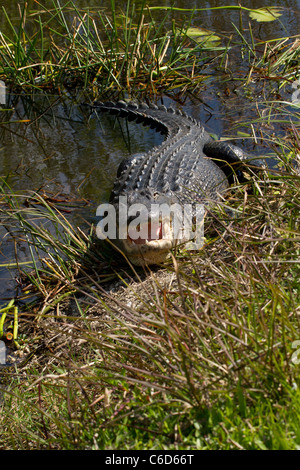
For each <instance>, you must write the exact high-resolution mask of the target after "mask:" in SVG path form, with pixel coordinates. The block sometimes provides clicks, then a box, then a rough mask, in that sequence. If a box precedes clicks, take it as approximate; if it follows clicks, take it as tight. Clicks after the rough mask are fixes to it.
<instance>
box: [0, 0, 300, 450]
mask: <svg viewBox="0 0 300 470" xmlns="http://www.w3.org/2000/svg"><path fill="white" fill-rule="evenodd" d="M71 8H72V9H73V11H74V9H75V12H76V15H75V16H76V20H74V23H73V24H71V25H70V24H68V22H67V18H68V15H67V13H68V12H69V9H71ZM131 9H132V6H131V4H130V3H128V7H127V11H126V12H125V13H124V15H123V16H121V15H120V16H118V14H117V13H115V14H114V10H112V13H107V12H104V11H100V12H99V14H98V13H97V14H95V13H94V12H87V11H79V10H78V9H77V10H76V8H75V7H74V5H73V4H72V3H71V2H70V3H67V4H66V5H65V7H64V8H59V7H58V4H57V3H55V2H53V8H52V9H48V10H46V9H44V10H45V12H44V13H43V12H40V17H39V16H38V15H35V16H34V15H33V13H32V12H30V11H26V9H24V10H23V12H22V13H21V18H20V26H19V29H18V28H17V29H16V30H15V29H13V26H12V30H11V31H12V32H11V36H6V37H3V36H1V41H2V45H1V48H0V55H1V58H2V64H5V65H2V70H1V73H0V76H1V78H5V80H8V81H9V83H10V84H11V86H12V88H18V87H19V89H20V90H28V89H32V87H37V88H43V87H45V88H48V89H50V90H51V89H56V88H57V87H59V86H64V87H66V86H67V84H68V83H70V82H68V81H69V80H72V81H73V82H72V83H75V84H76V86H78V87H79V88H80V87H86V86H87V87H88V88H89V91H90V93H91V95H92V96H94V95H95V94H101V93H109V92H113V93H116V92H118V91H119V90H121V89H122V88H123V87H125V90H126V93H128V94H131V93H134V90H133V88H134V87H135V88H136V89H137V90H138V91H135V93H139V91H140V92H141V93H144V92H147V93H148V91H149V90H151V93H158V94H159V92H160V91H162V90H163V91H164V92H169V91H170V90H171V89H172V87H173V86H176V87H177V86H179V84H181V86H182V83H185V84H186V85H187V87H186V89H185V92H186V91H187V90H194V89H195V88H194V87H197V86H198V85H199V83H202V82H201V80H202V78H201V79H200V75H199V76H198V75H196V76H195V69H193V63H194V62H193V61H194V60H195V57H196V55H197V54H198V55H199V54H200V57H201V58H202V59H203V61H204V62H201V64H202V65H203V63H205V60H206V57H207V54H208V51H207V50H205V48H204V47H203V45H202V46H199V45H196V46H194V47H192V48H190V46H191V44H192V43H190V42H189V39H188V38H187V34H186V33H187V28H188V23H187V24H186V25H185V26H184V28H183V27H182V31H181V32H180V33H178V25H173V26H174V28H173V29H172V34H171V33H170V32H169V31H168V28H167V27H166V24H168V21H167V19H168V17H167V16H166V17H165V18H164V20H163V21H162V22H161V23H160V24H159V25H157V24H156V23H155V20H154V19H153V18H152V17H151V10H150V13H149V12H148V11H146V10H145V8H144V10H141V11H138V12H136V14H134V12H133V11H132V10H131ZM146 13H147V14H149V15H150V21H149V17H147V21H146V19H145V18H146ZM144 14H145V17H144V16H143V15H144ZM166 15H167V13H166ZM28 18H30V19H31V20H32V19H33V20H34V21H35V22H36V24H38V25H39V29H38V34H36V35H35V36H30V35H29V33H26V28H25V27H23V26H24V25H26V21H27V19H28ZM41 18H43V22H42V21H41ZM46 18H47V19H46ZM151 18H152V19H151ZM7 20H8V21H9V19H7ZM96 24H102V33H101V34H103V37H102V36H101V37H98V36H97V34H98V33H97V31H96V27H95V25H96ZM21 25H23V26H21ZM47 28H49V30H50V31H51V35H48V29H47ZM79 31H80V34H79ZM179 31H180V30H179ZM63 35H64V38H65V40H64V41H62V40H61V38H62V36H63ZM238 37H239V41H240V42H239V43H238V42H236V40H235V42H234V41H233V42H232V44H233V45H234V53H236V49H237V44H238V46H239V47H240V51H241V52H240V53H241V58H242V59H243V61H244V62H243V67H246V64H248V65H247V67H248V68H247V73H245V74H244V75H243V76H242V77H241V76H239V77H238V78H237V79H238V80H239V81H240V82H241V83H242V84H243V85H245V89H246V91H247V92H248V100H249V103H250V104H251V106H253V103H256V100H255V90H254V89H253V88H251V87H252V86H253V85H252V84H251V77H253V76H254V75H253V74H256V75H255V76H256V77H257V78H258V77H259V80H262V81H263V83H264V84H265V83H266V82H265V81H267V83H268V84H271V86H270V87H263V89H264V93H265V95H263V100H262V101H261V102H259V103H257V107H256V110H257V115H256V118H253V120H249V122H247V123H243V135H242V137H243V138H245V137H249V140H251V142H254V143H256V142H258V141H259V140H260V139H261V140H262V141H263V142H264V145H265V146H266V148H267V150H268V152H267V153H270V152H272V154H273V155H275V156H277V158H278V160H279V167H280V169H279V170H278V171H277V172H273V173H268V172H260V173H259V174H249V175H248V179H247V180H246V181H245V182H244V183H243V184H239V185H236V186H235V187H234V188H233V189H232V192H231V194H230V197H229V199H228V201H227V202H226V204H225V207H223V205H220V206H219V207H216V208H215V210H214V212H213V214H211V215H210V216H209V217H207V221H206V227H205V234H206V241H205V245H204V247H203V249H202V250H201V251H199V252H197V253H191V252H186V251H185V250H184V249H181V250H180V251H178V252H177V253H176V254H175V257H174V258H171V259H170V260H169V261H168V262H167V263H166V264H165V266H164V267H163V268H161V269H159V270H153V271H151V272H149V271H146V272H145V273H144V272H143V270H142V269H139V270H134V269H133V268H132V267H131V266H128V265H127V263H126V262H125V260H123V259H122V258H120V256H118V255H117V254H116V253H115V254H114V255H113V254H112V251H111V249H110V247H109V246H106V245H104V246H103V245H95V244H94V239H93V228H92V227H91V229H90V230H89V231H87V232H83V230H81V229H80V228H78V227H73V226H72V225H71V224H70V222H69V221H68V219H67V218H66V216H64V215H63V212H62V211H60V206H59V205H58V204H56V203H55V202H53V201H51V198H47V197H45V196H43V195H42V193H41V192H39V191H31V192H30V191H18V192H17V191H12V190H11V188H10V187H9V185H8V183H7V179H5V180H3V181H2V183H1V188H0V189H1V198H0V217H1V220H2V221H3V220H5V221H6V222H8V221H9V224H8V225H9V226H10V227H11V228H10V234H11V237H12V240H14V241H15V242H17V241H18V242H20V243H21V244H23V245H24V244H25V245H26V247H27V249H28V253H29V256H28V259H27V260H26V261H25V262H27V263H30V267H27V268H26V269H25V268H24V265H23V264H22V265H21V264H20V266H19V268H20V282H21V285H20V288H22V294H21V295H20V298H19V299H18V300H19V319H18V327H19V336H18V344H19V345H20V356H21V355H22V353H24V354H26V353H27V352H28V351H32V352H34V351H36V352H35V354H34V355H33V357H32V358H31V359H30V361H29V362H28V364H27V365H26V367H23V368H20V370H18V369H17V370H14V369H13V368H10V369H7V370H5V371H4V370H1V378H0V380H1V382H0V387H2V391H1V393H2V396H3V401H2V402H1V403H0V409H1V414H0V427H1V433H0V448H1V449H92V448H93V449H131V450H132V449H135V450H138V449H160V450H161V449H189V450H191V449H299V446H300V433H299V414H300V399H299V398H300V397H299V386H300V383H299V364H298V360H297V359H298V358H300V353H299V346H298V341H299V313H300V311H299V301H300V292H299V275H300V273H299V254H300V253H299V252H300V249H299V240H300V234H299V200H300V198H299V194H300V187H299V172H298V170H297V169H296V168H295V167H294V166H293V163H292V162H293V159H295V158H297V154H298V152H299V142H300V139H299V130H298V123H297V122H298V117H299V116H298V109H297V107H295V106H292V105H291V104H290V103H288V101H287V100H285V99H281V98H278V99H275V96H274V93H275V91H276V92H278V90H280V92H282V93H284V92H285V87H287V83H289V80H291V77H293V76H294V72H295V70H296V69H295V67H296V66H295V63H294V62H295V60H296V56H295V55H294V54H295V53H296V51H297V50H298V46H297V44H294V45H292V44H291V43H288V41H285V42H284V43H282V40H280V41H278V42H276V43H275V44H274V43H273V44H271V43H268V44H264V46H265V47H264V49H263V52H262V48H261V46H262V43H255V41H254V39H253V35H252V34H251V31H250V32H249V35H248V36H247V37H246V35H245V34H238ZM104 44H105V47H104V46H103V45H104ZM25 45H26V47H25ZM102 46H103V47H102ZM241 46H243V47H241ZM184 48H186V52H183V51H184ZM271 50H272V53H271ZM178 51H179V52H178ZM215 52H216V55H215V56H214V57H215V58H216V57H218V60H219V61H220V62H219V63H220V66H221V67H222V70H223V71H224V70H225V71H228V65H226V60H225V59H226V56H227V55H228V54H229V53H230V49H229V48H226V50H225V51H224V50H222V51H218V50H217V49H216V51H215ZM185 53H186V56H185V55H184V54H185ZM210 53H211V50H210ZM176 54H177V55H176ZM195 54H196V55H195ZM203 54H204V55H203ZM219 54H220V55H219ZM183 58H185V59H187V60H188V62H187V64H188V65H187V67H186V68H185V67H183V64H182V63H181V62H182V60H183ZM274 58H275V61H274ZM165 61H166V62H165ZM38 64H40V65H38ZM165 66H166V67H167V72H166V74H164V76H161V75H160V69H161V70H162V68H163V67H165ZM108 68H109V70H110V73H108ZM100 70H101V73H100V72H99V71H100ZM193 74H194V75H193ZM100 77H101V80H100ZM179 77H180V78H179ZM197 77H198V78H197ZM198 79H199V80H200V82H199V80H198ZM176 80H178V81H176ZM181 80H182V81H181ZM184 80H185V82H184ZM264 80H265V81H264ZM141 83H143V84H144V85H145V86H144V85H143V86H142V85H141ZM190 86H191V88H189V87H190ZM93 87H96V89H97V90H96V91H95V89H94V88H93ZM265 88H266V91H265ZM269 92H270V95H268V94H267V93H269ZM277 125H279V126H282V127H284V129H285V130H286V132H284V133H283V132H282V133H281V134H279V133H272V132H273V129H274V126H275V127H276V126H277ZM240 128H241V123H237V124H236V127H235V128H233V132H235V133H236V132H238V131H239V130H240ZM245 128H246V131H247V132H248V133H245ZM250 129H251V131H250ZM227 206H230V207H231V208H233V210H234V213H235V215H236V216H235V218H233V219H230V220H229V221H228V215H227V213H226V210H225V209H226V207H227ZM16 246H18V244H17V243H16ZM15 262H16V264H17V263H18V256H17V252H16V260H15ZM122 286H123V287H124V288H125V291H124V290H122ZM116 289H117V292H116ZM4 327H5V325H4ZM297 348H298V349H297ZM17 355H18V352H16V356H17ZM21 357H22V356H21Z"/></svg>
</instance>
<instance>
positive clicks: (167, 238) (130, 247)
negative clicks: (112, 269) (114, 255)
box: [118, 219, 177, 266]
mask: <svg viewBox="0 0 300 470" xmlns="http://www.w3.org/2000/svg"><path fill="white" fill-rule="evenodd" d="M139 234H140V236H138V235H139ZM176 242H177V240H176V239H175V238H174V236H173V228H172V223H170V219H167V220H160V221H159V222H152V223H151V221H150V222H146V223H145V224H143V225H140V226H139V227H138V231H131V230H130V228H129V229H128V236H127V238H126V239H123V240H119V243H118V245H119V246H120V248H121V250H122V251H123V252H124V254H125V255H126V256H127V257H128V258H129V260H130V261H131V262H132V263H133V264H135V265H136V266H143V265H145V264H148V265H149V264H160V263H163V262H164V261H165V259H166V257H167V256H168V253H169V251H170V250H171V249H172V248H173V247H174V245H175V244H176Z"/></svg>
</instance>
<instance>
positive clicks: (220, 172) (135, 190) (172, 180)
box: [92, 101, 262, 265]
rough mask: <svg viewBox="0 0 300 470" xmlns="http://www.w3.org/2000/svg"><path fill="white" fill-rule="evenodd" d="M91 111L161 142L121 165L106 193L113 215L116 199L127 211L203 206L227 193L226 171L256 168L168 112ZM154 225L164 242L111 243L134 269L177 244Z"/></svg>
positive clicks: (107, 107) (110, 106)
mask: <svg viewBox="0 0 300 470" xmlns="http://www.w3.org/2000/svg"><path fill="white" fill-rule="evenodd" d="M92 108H93V109H95V110H97V111H103V112H108V113H110V114H113V115H116V116H118V117H126V118H127V119H128V120H130V121H133V120H135V121H136V122H137V123H143V124H144V125H149V126H150V127H151V128H155V129H156V130H157V131H159V132H161V133H162V134H164V135H165V136H166V140H165V141H164V142H163V143H162V145H160V146H159V147H158V148H154V149H152V150H151V151H150V152H148V153H147V154H146V155H141V156H137V157H132V158H128V159H125V160H123V161H122V162H121V164H120V166H119V169H118V173H117V178H116V181H115V184H114V187H113V190H112V193H111V203H112V204H113V205H114V206H115V208H116V212H117V215H118V214H119V209H120V208H119V197H120V196H126V197H127V204H128V206H130V205H132V204H136V203H141V204H144V205H145V206H146V207H147V208H148V209H149V211H150V207H151V204H158V203H159V204H163V203H167V204H172V203H178V204H180V205H181V206H182V205H183V204H187V203H192V204H195V203H203V204H209V203H211V202H212V201H217V200H218V199H219V198H220V196H221V195H222V194H224V193H225V191H226V190H227V189H228V187H229V182H228V178H227V176H226V175H228V173H229V172H228V169H229V170H230V172H231V173H232V172H233V171H235V170H236V169H237V168H238V166H241V164H242V165H244V164H245V163H246V164H249V162H250V163H251V164H253V165H255V166H261V165H262V163H261V161H257V160H253V159H252V160H250V159H249V156H247V155H246V154H245V153H244V152H243V151H242V150H241V149H239V148H238V147H235V146H233V145H232V144H230V143H224V142H216V141H213V140H212V139H211V137H210V136H209V134H208V133H207V132H206V131H205V129H204V127H203V126H202V124H201V123H200V122H199V121H197V120H195V119H193V118H192V117H190V116H188V115H187V114H186V113H184V112H181V111H175V110H174V109H173V108H169V109H166V108H165V106H160V107H158V106H156V105H150V106H148V105H146V104H140V105H137V104H133V103H125V102H124V101H120V102H118V103H111V102H108V103H101V102H96V103H94V104H93V105H92ZM120 210H122V209H120ZM160 223H161V225H162V226H163V227H164V228H165V230H166V232H165V236H164V238H160V237H159V236H158V239H151V237H149V238H148V239H142V240H135V241H133V240H132V239H130V237H127V239H117V240H115V241H113V242H114V243H116V245H117V246H118V247H119V248H120V249H121V250H122V251H123V252H124V254H125V255H126V256H127V257H128V258H129V260H130V261H131V262H132V263H133V264H135V265H145V264H160V263H161V262H163V261H164V260H165V258H166V256H167V255H168V252H169V251H170V249H171V248H172V247H173V246H174V245H175V244H176V242H177V240H176V239H175V238H174V236H173V234H172V230H169V222H165V221H164V220H162V221H161V222H160ZM128 224H129V220H128V221H127V225H128Z"/></svg>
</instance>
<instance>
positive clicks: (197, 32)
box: [186, 27, 221, 42]
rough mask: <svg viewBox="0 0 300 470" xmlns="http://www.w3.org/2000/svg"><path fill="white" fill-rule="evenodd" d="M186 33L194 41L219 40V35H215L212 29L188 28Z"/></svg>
mask: <svg viewBox="0 0 300 470" xmlns="http://www.w3.org/2000/svg"><path fill="white" fill-rule="evenodd" d="M186 35H187V36H188V37H189V38H191V39H193V40H194V41H196V42H215V41H220V40H221V38H220V36H217V34H215V33H214V32H213V31H209V30H208V29H204V28H197V27H192V28H188V29H187V31H186Z"/></svg>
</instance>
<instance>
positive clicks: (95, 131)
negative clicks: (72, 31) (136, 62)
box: [0, 0, 300, 298]
mask: <svg viewBox="0 0 300 470" xmlns="http://www.w3.org/2000/svg"><path fill="white" fill-rule="evenodd" d="M23 3H24V2H20V5H21V6H22V5H23ZM28 3H29V9H30V10H31V11H32V12H34V11H37V9H38V6H37V3H36V2H34V1H29V2H28ZM63 3H66V2H61V4H63ZM73 3H74V4H75V5H76V6H77V7H78V8H80V9H81V8H82V9H83V8H86V4H87V2H85V1H81V0H74V2H73ZM141 3H142V2H135V5H136V8H138V7H139V4H141ZM172 3H173V1H170V2H168V1H161V2H160V4H161V5H164V6H171V4H172ZM175 3H176V6H177V7H179V8H184V7H186V2H183V1H176V2H175ZM43 4H44V5H45V6H46V7H50V6H51V5H52V2H51V1H50V0H45V1H44V2H43ZM126 4H127V2H126V1H123V2H118V8H123V10H124V11H125V10H126ZM148 4H149V5H150V6H151V5H153V6H154V5H157V1H155V2H154V1H149V2H148ZM299 4H300V0H299V1H296V0H294V1H292V0H289V1H287V0H285V1H274V2H272V5H274V6H284V7H285V12H284V15H283V16H282V17H281V18H280V22H278V21H276V22H275V23H272V22H271V23H265V24H258V23H257V22H252V28H253V35H254V36H255V39H259V40H262V41H265V40H268V39H273V38H280V37H285V36H288V35H290V36H292V35H294V34H297V33H298V24H299V14H300V13H299V9H300V8H299V6H300V5H299ZM2 5H3V6H4V7H5V9H6V12H7V14H8V16H9V18H10V19H11V21H12V22H13V23H14V24H17V22H18V18H19V10H18V6H17V5H16V2H11V1H3V2H2ZM109 5H110V2H109V1H106V2H104V1H97V0H94V1H90V2H88V7H89V8H90V9H95V10H96V9H97V8H104V7H107V8H108V10H109V8H110V7H109ZM221 5H228V2H227V1H219V0H211V1H192V2H189V8H199V7H202V8H205V7H206V8H209V7H217V6H221ZM243 6H244V7H247V8H259V7H261V6H262V5H261V2H259V1H256V0H252V1H250V0H249V1H244V2H243ZM153 16H154V17H155V16H156V17H157V18H160V17H161V12H157V11H155V12H153ZM73 17H74V12H72V10H70V12H69V20H70V24H72V19H73ZM173 18H174V19H175V20H176V21H177V22H181V21H182V18H183V14H181V13H179V12H176V11H173V12H172V13H171V14H170V20H172V19H173ZM35 19H36V17H35V16H33V17H32V18H31V19H29V21H28V28H29V29H30V28H32V31H29V33H34V32H35V28H36V22H35ZM232 22H233V23H234V24H236V25H237V26H238V27H239V28H244V33H245V35H246V36H247V35H249V32H248V16H247V15H243V16H242V17H241V16H240V12H239V11H228V10H216V11H211V10H210V11H201V12H195V13H194V16H193V19H192V25H194V26H202V27H203V26H204V27H206V28H207V29H210V30H212V31H215V32H216V33H217V34H220V35H221V36H222V37H224V38H225V39H226V40H227V39H228V38H229V37H230V35H231V33H232V32H233V27H232ZM0 30H1V32H3V33H4V34H5V33H6V32H8V23H7V20H6V18H5V15H4V13H3V11H1V12H0ZM237 47H240V45H239V46H237ZM235 57H238V59H237V60H236V59H235ZM229 60H230V62H229V64H228V70H230V73H227V74H224V73H223V75H222V73H221V72H220V71H219V70H217V69H214V64H212V66H211V67H210V69H209V74H210V75H211V76H212V79H211V80H209V79H208V80H207V81H206V82H205V83H206V86H205V87H204V88H203V92H202V94H201V96H198V97H192V96H189V97H187V98H186V100H185V102H184V103H181V104H178V103H175V104H173V106H175V107H176V106H180V107H184V109H185V110H187V111H188V112H189V113H190V114H191V115H193V116H194V117H196V118H197V119H199V118H200V119H201V120H202V121H203V122H204V123H205V124H206V126H207V129H208V131H210V132H211V133H213V134H216V135H217V136H221V135H222V136H226V135H231V134H232V129H233V126H234V125H235V124H236V123H238V122H247V120H249V119H251V118H253V117H255V113H256V110H255V108H254V107H253V105H252V103H251V101H249V99H248V97H247V96H246V95H245V93H246V92H245V90H244V89H243V87H241V86H240V85H241V84H240V82H239V78H242V77H244V76H245V70H243V63H242V62H241V60H240V54H237V56H235V55H234V54H231V56H230V59H229ZM206 73H208V72H206ZM216 76H219V77H220V79H219V80H215V79H214V77H216ZM255 86H256V93H257V94H256V98H257V97H258V96H259V95H258V93H259V85H255ZM272 86H273V85H270V87H272ZM271 91H272V90H270V92H271ZM264 93H267V91H266V89H264ZM77 98H78V97H77ZM163 101H164V103H165V104H169V103H170V101H171V100H170V98H167V97H164V98H163ZM78 102H80V97H79V98H78V99H77V102H74V100H72V99H71V98H70V97H68V96H63V97H61V96H56V95H54V94H46V93H42V92H40V91H35V92H34V95H30V96H27V95H26V94H25V93H24V94H22V96H16V95H14V96H12V95H11V96H9V97H8V102H7V108H10V109H11V110H10V111H7V112H3V111H2V112H1V114H0V118H1V122H2V123H3V124H2V125H1V127H0V159H1V160H0V161H1V175H2V176H4V177H8V183H9V184H10V185H11V187H12V188H13V189H16V190H22V189H34V190H37V189H40V188H42V189H43V190H45V191H48V192H52V193H55V194H64V195H66V196H68V195H69V196H74V195H75V196H76V197H80V198H83V199H85V200H87V201H89V205H88V206H87V207H86V208H85V209H84V211H81V212H80V211H79V212H76V211H73V213H72V214H71V215H70V218H71V220H72V221H73V222H74V223H77V224H80V220H81V219H80V217H79V215H80V216H84V217H86V218H88V219H89V220H93V218H94V214H95V209H96V207H97V205H98V204H99V203H101V202H103V201H107V200H108V197H109V193H110V191H111V188H112V184H113V181H114V179H115V175H116V170H117V167H118V164H119V162H120V160H121V159H122V158H124V157H126V156H127V155H129V154H134V153H141V152H145V151H147V150H149V149H150V148H152V147H153V146H155V145H159V143H160V142H161V140H162V136H160V135H159V134H156V133H155V132H154V131H152V130H150V129H147V128H144V127H142V126H137V125H136V124H134V123H133V124H132V123H126V122H120V123H119V122H115V120H114V119H113V118H110V117H107V116H101V119H100V118H97V116H96V115H93V116H92V117H90V118H89V119H88V116H87V113H86V112H83V110H82V109H81V108H80V106H79V105H78ZM251 150H252V149H251ZM255 151H256V152H259V149H255ZM2 223H3V222H2ZM5 234H6V229H5V228H3V227H2V228H1V232H0V236H1V238H2V244H1V247H0V248H1V253H0V264H1V263H5V262H8V261H10V260H11V259H13V253H14V246H13V244H12V243H10V242H8V239H7V238H3V236H4V235H5ZM19 250H21V247H19ZM19 253H21V251H19ZM26 256H27V254H26V253H24V259H26ZM10 278H11V279H12V281H11V282H9V279H10ZM14 285H15V283H14V271H11V273H10V272H8V271H7V270H3V269H2V271H1V270H0V298H1V297H3V296H5V295H6V296H7V297H9V295H11V294H12V292H11V291H10V290H9V289H11V288H12V286H14Z"/></svg>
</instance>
